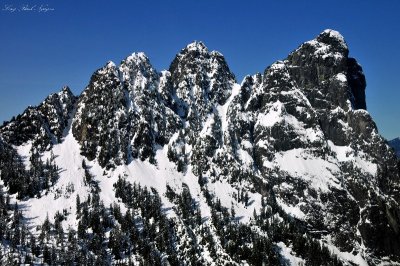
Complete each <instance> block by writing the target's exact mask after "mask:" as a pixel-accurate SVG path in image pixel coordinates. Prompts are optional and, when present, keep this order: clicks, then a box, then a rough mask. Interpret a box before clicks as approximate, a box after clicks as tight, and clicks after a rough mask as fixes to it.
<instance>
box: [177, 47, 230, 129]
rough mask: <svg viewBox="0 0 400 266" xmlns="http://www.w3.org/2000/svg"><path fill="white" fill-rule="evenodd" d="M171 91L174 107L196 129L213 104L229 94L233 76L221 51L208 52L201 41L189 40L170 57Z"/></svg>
mask: <svg viewBox="0 0 400 266" xmlns="http://www.w3.org/2000/svg"><path fill="white" fill-rule="evenodd" d="M169 72H170V74H171V76H170V79H171V84H170V86H171V92H172V94H173V95H174V98H176V100H175V104H174V105H175V106H174V108H175V111H176V112H177V113H179V114H181V116H182V117H183V118H185V119H186V120H187V121H189V123H190V124H191V125H192V126H194V127H195V128H197V129H200V127H201V124H202V123H204V121H205V119H206V117H207V114H209V113H210V112H212V111H213V106H214V105H215V104H220V105H222V104H224V103H225V102H226V100H227V99H228V98H229V96H230V95H231V91H232V86H233V84H234V83H235V76H234V75H233V74H232V72H231V71H230V70H229V67H228V65H227V63H226V61H225V58H224V57H223V56H222V54H220V53H218V52H215V51H213V52H209V50H208V49H207V48H206V46H205V45H204V44H203V43H202V42H193V43H191V44H189V45H188V46H186V48H184V49H182V50H181V51H180V53H179V54H178V55H177V56H176V57H175V59H174V60H173V62H172V64H171V66H170V68H169Z"/></svg>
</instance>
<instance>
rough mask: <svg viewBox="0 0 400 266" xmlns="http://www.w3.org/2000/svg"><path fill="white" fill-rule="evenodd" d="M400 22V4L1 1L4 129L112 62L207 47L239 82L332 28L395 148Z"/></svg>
mask: <svg viewBox="0 0 400 266" xmlns="http://www.w3.org/2000/svg"><path fill="white" fill-rule="evenodd" d="M34 5H36V7H35V10H34V11H20V12H18V11H16V12H13V13H12V12H10V8H11V9H12V8H17V9H21V8H23V7H26V8H28V9H29V8H30V7H32V6H34ZM40 6H42V7H47V8H51V9H54V10H52V11H48V12H38V10H39V8H40ZM399 14H400V1H397V0H391V1H390V0H385V1H372V0H371V1H349V0H347V1H314V0H308V1H292V0H282V1H232V0H231V1H227V0H203V1H195V0H187V1H178V0H164V1H156V0H153V1H104V0H98V1H74V0H0V36H1V38H0V122H1V121H3V120H9V119H10V118H11V117H12V116H13V115H17V114H18V113H21V112H22V111H23V110H24V109H25V108H26V107H27V106H28V105H37V104H38V103H40V102H41V101H42V100H43V99H44V98H45V97H46V96H47V95H48V94H49V93H51V92H56V91H58V90H59V89H60V88H61V87H62V86H64V85H68V86H70V87H71V89H72V91H73V92H74V93H75V94H79V93H80V92H81V91H82V90H83V89H84V87H85V86H86V85H87V83H88V81H89V79H90V76H91V74H92V73H93V72H94V71H95V70H96V69H98V68H100V67H101V66H103V65H104V64H105V63H106V61H108V60H112V61H114V62H116V63H119V62H120V61H121V60H122V59H124V58H125V57H126V56H128V55H129V54H131V53H132V52H138V51H143V52H145V53H146V54H147V56H148V57H149V58H150V60H151V62H152V64H153V65H154V66H155V67H156V68H157V69H158V70H163V69H167V68H168V67H169V64H170V63H171V61H172V59H173V58H174V56H175V54H176V53H177V52H179V50H180V49H181V48H183V47H184V46H186V44H188V43H190V42H192V41H193V40H201V41H203V42H204V43H205V44H206V45H207V46H208V48H209V49H211V50H218V51H220V52H221V53H223V54H224V56H225V58H226V60H227V61H228V64H229V66H230V68H231V70H232V71H233V72H234V73H235V75H236V77H237V80H238V82H240V81H241V79H242V78H243V77H244V76H245V75H246V74H254V73H255V72H262V71H263V70H264V69H265V68H266V67H267V66H268V65H270V64H271V63H273V62H274V61H276V60H279V59H283V58H285V57H286V56H287V55H288V54H289V52H291V51H292V50H294V49H295V48H297V47H298V46H299V45H300V44H301V43H302V42H304V41H307V40H310V39H312V38H314V37H315V36H316V35H318V34H319V33H320V32H321V31H322V30H324V29H326V28H331V29H336V30H338V31H339V32H341V33H342V34H343V35H344V37H345V39H346V41H347V43H348V45H349V48H350V56H352V57H355V58H357V60H358V61H359V63H360V64H361V65H362V66H363V68H364V72H365V74H366V77H367V90H366V94H367V108H368V110H369V112H370V113H371V115H372V116H373V118H374V119H375V121H376V123H377V125H378V128H379V130H380V132H381V134H383V135H384V136H385V137H386V138H388V139H391V138H394V137H396V136H400V122H399V117H400V108H399V99H400V85H399V81H398V79H399V77H400V67H399V64H400V36H399V34H400V15H399Z"/></svg>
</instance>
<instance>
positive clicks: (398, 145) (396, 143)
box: [389, 138, 400, 158]
mask: <svg viewBox="0 0 400 266" xmlns="http://www.w3.org/2000/svg"><path fill="white" fill-rule="evenodd" d="M389 146H390V147H392V148H393V149H394V150H395V152H396V154H397V157H399V158H400V138H395V139H392V140H391V141H389Z"/></svg>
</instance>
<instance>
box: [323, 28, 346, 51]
mask: <svg viewBox="0 0 400 266" xmlns="http://www.w3.org/2000/svg"><path fill="white" fill-rule="evenodd" d="M316 40H317V41H318V42H320V43H324V44H326V45H329V46H331V47H335V48H337V49H343V51H346V50H348V47H347V43H346V41H345V40H344V37H343V36H342V34H340V33H339V32H338V31H335V30H331V29H326V30H324V31H323V32H321V33H320V34H319V35H318V37H317V38H316Z"/></svg>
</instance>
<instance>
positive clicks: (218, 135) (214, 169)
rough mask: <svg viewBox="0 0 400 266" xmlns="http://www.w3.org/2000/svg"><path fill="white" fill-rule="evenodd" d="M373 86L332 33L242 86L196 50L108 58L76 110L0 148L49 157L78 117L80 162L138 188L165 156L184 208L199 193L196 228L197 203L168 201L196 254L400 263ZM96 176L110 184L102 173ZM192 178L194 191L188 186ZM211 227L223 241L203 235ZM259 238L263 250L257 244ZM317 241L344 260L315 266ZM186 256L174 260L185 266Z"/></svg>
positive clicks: (52, 109)
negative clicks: (167, 60)
mask: <svg viewBox="0 0 400 266" xmlns="http://www.w3.org/2000/svg"><path fill="white" fill-rule="evenodd" d="M365 88H366V79H365V76H364V74H363V71H362V68H361V66H360V65H359V64H358V63H357V61H356V60H355V59H354V58H351V57H349V50H348V46H347V44H346V42H345V41H344V38H343V37H342V36H341V35H340V34H339V33H338V32H336V31H334V30H325V31H323V32H322V33H320V34H319V35H318V36H317V37H316V38H315V39H314V40H311V41H308V42H305V43H303V44H302V45H300V46H299V47H298V48H297V49H296V50H294V51H293V52H291V53H290V54H289V56H288V57H287V58H286V59H284V60H281V61H277V62H275V63H273V64H272V65H271V66H269V67H267V68H266V69H265V71H264V72H263V73H262V74H261V73H257V74H255V75H252V76H246V77H245V78H244V80H243V81H242V83H241V84H240V85H239V84H236V80H235V76H234V74H233V73H232V72H231V71H230V70H229V67H228V65H227V63H226V61H225V59H224V57H223V56H222V54H220V53H219V52H215V51H211V52H210V51H209V50H208V49H207V48H206V46H205V45H204V44H203V43H201V42H194V43H191V44H189V45H188V46H186V47H185V48H184V49H182V50H181V51H180V52H179V53H178V54H177V55H176V57H175V59H174V60H173V62H172V63H171V65H170V67H169V70H168V71H163V72H161V73H160V72H157V71H156V70H155V69H154V68H153V67H152V65H151V63H150V61H149V59H148V58H147V57H146V56H145V55H144V54H143V53H134V54H132V55H131V56H129V57H127V58H126V59H125V60H123V61H122V62H121V64H120V65H119V66H116V65H115V64H114V63H112V62H109V63H107V64H106V65H105V66H104V67H102V68H101V69H99V70H97V71H96V72H95V73H94V74H93V76H92V78H91V80H90V83H89V85H88V86H87V87H86V88H85V90H84V91H83V92H82V94H81V95H80V96H79V98H78V100H77V101H76V102H75V100H76V98H75V97H74V96H73V95H72V94H71V92H70V91H69V89H68V88H65V89H63V90H62V92H60V93H58V94H53V95H50V96H49V97H48V98H46V100H45V101H44V102H43V103H42V104H41V105H39V106H38V107H35V108H33V107H30V108H28V109H27V110H26V111H25V112H24V113H23V114H22V115H20V116H18V117H17V118H16V119H15V120H13V121H11V122H9V123H6V124H5V125H4V126H3V127H1V128H0V133H1V136H2V138H1V139H0V141H1V142H0V144H1V145H0V148H1V147H7V150H8V151H9V150H10V149H11V147H9V146H7V145H8V144H7V145H6V144H5V143H9V144H13V145H15V146H19V145H21V144H23V143H25V142H27V141H29V140H31V141H33V145H38V146H39V147H41V150H42V151H44V150H45V149H51V147H52V145H53V144H56V143H59V142H60V141H62V137H63V131H64V130H65V128H66V127H67V124H68V123H67V122H68V119H69V118H70V117H72V115H73V119H72V134H73V137H74V138H75V139H76V140H77V142H78V143H79V149H80V152H81V155H82V156H83V157H84V158H86V159H87V160H88V161H89V162H90V164H93V165H94V166H96V167H98V169H101V170H102V171H103V170H104V173H106V171H109V172H107V173H109V175H110V176H119V175H120V174H121V173H122V172H121V171H123V170H121V168H118V167H120V166H124V167H127V168H129V167H130V166H131V165H140V167H141V168H138V169H140V170H137V172H134V173H131V172H129V173H127V172H123V173H124V174H125V175H126V176H128V178H132V180H134V177H133V176H135V175H140V174H142V172H145V173H150V172H149V171H148V172H146V171H144V170H143V169H145V167H155V168H156V169H158V170H157V171H161V173H163V172H162V171H164V170H162V169H161V170H160V168H159V167H161V166H164V165H165V161H163V160H161V159H160V158H161V157H160V156H161V155H160V154H161V153H162V152H164V151H165V153H166V156H167V159H166V160H168V161H169V162H172V163H174V164H175V167H176V168H175V169H174V171H173V174H171V175H170V176H182V180H180V181H179V182H181V185H178V187H179V189H182V191H183V192H182V200H183V198H184V194H185V193H187V191H189V190H192V191H193V190H195V189H197V190H196V191H198V194H197V195H194V198H193V200H194V201H195V202H197V203H196V204H198V206H200V205H201V204H203V203H204V206H207V208H206V210H207V211H205V212H206V213H210V215H209V216H205V215H204V214H203V216H201V215H200V222H199V225H198V227H196V226H195V225H190V226H188V224H186V222H187V219H186V218H185V219H183V218H184V216H185V213H186V214H187V213H188V212H193V211H194V210H196V208H194V207H193V208H194V209H193V208H192V210H190V208H189V210H187V209H185V208H186V207H185V206H192V205H191V203H190V202H191V201H190V200H189V203H188V204H186V205H185V204H184V203H182V202H180V203H179V204H178V203H177V202H178V199H177V198H176V197H177V196H176V195H175V194H174V193H172V192H171V191H170V190H168V189H167V192H165V193H166V195H167V196H166V198H163V200H165V201H164V204H167V205H168V204H169V205H168V206H170V205H171V204H172V205H174V204H175V205H174V206H175V207H174V208H176V209H174V210H175V212H176V213H175V214H174V215H176V217H178V218H176V219H177V220H174V223H173V224H174V225H172V224H171V228H175V229H176V230H177V231H179V232H181V229H179V226H178V225H177V224H179V223H181V224H185V225H186V227H185V228H186V231H185V230H184V231H183V233H182V232H181V233H180V234H183V235H184V236H185V237H188V238H189V239H191V241H194V242H193V243H196V244H193V245H194V246H196V247H198V250H208V251H207V252H209V253H210V254H214V253H213V252H214V251H215V250H214V251H210V245H211V246H214V245H215V247H216V250H217V251H215V252H216V253H215V254H217V253H218V254H220V255H219V256H220V259H216V257H218V256H216V257H212V256H211V255H210V256H211V257H210V258H211V260H210V261H211V262H215V263H241V261H243V260H246V261H247V262H249V263H251V264H257V262H259V261H258V260H256V259H254V258H253V257H251V258H249V257H246V255H244V254H246V251H245V249H243V246H246V245H247V244H248V245H250V246H252V247H254V250H257V252H255V253H257V254H258V251H259V250H258V249H256V248H259V247H260V245H261V246H262V245H265V246H264V249H263V250H264V252H267V251H266V250H270V251H271V253H268V254H266V255H265V256H264V259H265V258H268V260H267V261H269V262H270V263H271V264H274V263H277V261H276V260H274V258H275V257H274V256H275V255H273V254H275V253H277V254H278V255H277V256H278V258H280V259H278V261H279V262H280V263H281V264H284V265H286V264H285V263H286V262H285V255H284V252H283V251H282V247H283V248H286V249H287V248H288V247H292V248H293V251H292V255H293V256H297V257H298V258H299V260H300V261H303V262H304V261H305V262H306V263H308V264H310V265H322V264H329V263H330V264H329V265H336V264H335V263H337V264H340V263H343V264H345V265H350V263H356V264H361V263H365V262H366V263H369V264H371V265H376V264H379V263H381V262H388V263H394V262H400V209H399V206H400V167H399V164H398V160H397V158H396V156H395V153H394V152H393V150H392V149H391V148H390V147H389V146H388V144H387V142H386V141H385V139H384V138H382V137H381V136H380V135H379V133H378V129H377V127H376V125H375V123H374V121H373V119H372V118H371V116H370V115H369V113H368V112H367V111H366V108H367V104H366V102H365ZM74 108H76V113H74ZM396 143H398V142H396V141H392V142H391V145H392V146H395V147H397V146H396ZM3 150H5V148H4V149H3ZM0 151H1V150H0ZM10 152H11V151H10ZM157 158H159V159H157ZM146 165H147V166H146ZM148 165H153V166H148ZM71 167H72V166H71ZM82 167H83V166H82ZM84 168H85V167H84ZM116 169H117V170H116ZM118 169H119V170H118ZM135 169H136V168H135ZM146 169H147V168H146ZM166 169H167V168H165V171H167V170H166ZM114 170H115V171H114ZM85 171H86V169H85ZM171 171H172V170H171ZM85 174H86V172H85ZM89 176H90V175H89ZM162 176H164V174H162ZM97 178H98V180H99V182H100V183H101V182H102V181H101V180H102V178H103V179H104V178H105V177H102V176H99V177H97ZM119 178H120V177H119ZM185 178H186V179H185ZM193 179H194V180H195V182H194V183H193V182H192V186H196V188H194V187H190V186H188V185H186V184H183V183H185V182H188V180H191V181H193ZM111 180H113V179H111ZM118 180H119V181H118V182H122V181H120V179H118ZM144 180H146V181H145V184H149V183H151V182H154V186H155V187H157V185H159V182H164V181H163V179H162V178H161V177H160V179H157V177H154V176H148V177H147V176H146V177H144ZM152 180H153V181H152ZM154 180H157V181H154ZM183 180H186V181H183ZM142 181H143V180H142ZM165 182H166V184H167V185H168V184H172V183H174V184H175V183H177V182H178V181H176V179H175V177H174V178H171V180H169V179H168V178H166V181H165ZM179 182H178V183H179ZM107 184H108V183H107ZM119 184H120V183H119ZM194 184H195V185H194ZM118 186H119V185H118ZM197 186H198V187H197ZM126 187H127V185H126V186H125V188H124V189H126ZM103 189H107V188H106V187H104V188H103ZM157 189H158V188H157ZM157 189H155V190H154V191H157ZM109 190H110V191H111V190H112V189H111V188H109ZM185 191H186V192H185ZM200 192H201V193H200ZM107 193H108V192H106V194H105V195H107V197H109V194H112V191H111V192H110V193H108V194H107ZM158 193H160V194H162V190H161V191H158ZM174 195H175V196H174ZM185 195H186V196H187V194H185ZM188 195H190V193H189V194H188ZM249 195H250V196H249ZM116 197H118V196H116ZM174 197H175V198H174ZM221 198H222V203H221ZM123 202H125V201H123ZM202 202H203V203H202ZM221 204H222V205H221ZM193 206H195V205H193ZM224 208H226V210H229V209H231V213H232V217H233V218H232V220H235V221H236V220H238V221H241V220H242V221H241V222H240V224H243V227H242V230H244V231H245V230H248V231H247V232H248V238H247V240H244V239H246V237H244V236H242V237H243V238H240V237H239V236H238V238H240V239H241V240H240V241H244V242H243V243H247V244H246V245H245V244H243V246H241V247H235V248H236V249H235V248H234V247H233V246H232V245H233V243H239V242H240V241H239V240H238V239H234V238H233V235H234V233H232V231H229V230H234V229H232V228H236V227H235V226H233V225H232V224H231V227H229V226H228V227H224V226H222V225H221V224H224V223H223V221H222V220H224V219H225V218H226V217H227V216H226V213H227V211H226V210H225V209H224ZM204 210H205V209H204V208H203V209H202V210H201V211H202V212H204ZM224 210H225V211H224ZM248 210H251V211H250V214H249V213H248ZM142 212H143V211H142ZM237 212H241V215H240V216H239V215H236V216H235V213H237ZM216 213H217V214H218V213H220V215H219V216H218V215H217V214H216ZM221 213H222V214H221ZM252 214H253V215H252ZM194 215H195V212H193V213H192V216H194ZM227 215H228V216H229V214H227ZM251 216H252V217H251ZM185 217H186V216H185ZM202 217H203V218H204V219H205V221H208V222H201V218H202ZM210 217H211V218H210ZM216 217H225V218H221V219H222V220H218V218H216ZM238 217H239V218H238ZM159 218H160V217H159ZM79 219H80V218H77V220H79ZM152 219H153V218H152ZM160 219H161V218H160ZM226 219H227V220H228V221H229V217H228V218H226ZM226 219H225V221H226ZM152 221H153V220H152ZM164 222H165V221H164ZM151 223H152V222H151ZM236 225H237V223H236ZM174 226H175V227H174ZM177 226H178V227H177ZM232 226H233V227H232ZM246 226H248V227H246ZM221 228H222V229H221ZM223 228H225V229H223ZM227 228H230V229H229V230H228V229H227ZM224 230H225V231H224ZM200 231H201V232H202V233H201V234H200V233H199V232H200ZM205 231H207V232H209V234H211V235H214V238H213V237H211V240H209V238H210V236H209V235H208V238H206V237H205V236H204V235H203V233H204V232H205ZM239 231H240V230H239ZM227 232H230V233H231V234H228V233H227ZM197 234H200V235H201V236H199V235H197ZM249 236H252V237H249ZM175 237H176V235H175ZM262 237H266V238H265V239H267V240H265V241H266V242H265V243H264V242H262V241H264V240H262V241H261V240H259V241H261V242H257V241H256V240H254V239H264V238H262ZM206 239H208V240H206ZM249 239H253V240H249ZM174 241H176V242H175V245H176V243H178V242H179V241H178V240H176V238H175V240H174ZM197 241H198V242H197ZM246 241H250V242H246ZM251 241H254V242H251ZM240 243H242V242H240ZM257 243H258V244H257ZM260 243H264V244H260ZM266 243H268V244H266ZM313 243H314V244H313ZM315 243H321V244H322V246H323V247H326V248H329V251H326V252H327V253H323V252H322V251H321V253H318V254H322V253H323V254H325V255H326V254H328V255H327V258H328V257H329V253H335V254H336V255H337V256H338V258H339V259H338V261H336V260H334V259H332V258H330V259H327V261H319V262H318V261H315V260H313V259H314V258H313V257H312V255H310V254H311V253H312V252H311V251H310V250H315V249H314V248H313V247H315V246H313V245H317V246H319V244H315ZM179 245H181V244H179ZM182 245H183V244H182ZM257 245H259V246H257ZM183 246H184V245H183ZM267 247H268V248H267ZM319 247H321V246H319ZM307 248H309V249H307ZM182 250H186V249H184V248H182ZM182 250H179V251H178V250H177V251H176V254H178V255H177V256H178V258H181V259H178V261H181V262H182V261H184V259H183V258H184V257H185V254H186V253H185V252H186V251H182ZM277 250H278V251H277ZM279 250H281V251H279ZM318 250H319V249H318ZM157 252H158V251H157ZM157 252H156V253H157ZM193 252H194V251H193ZM197 252H198V253H196V252H194V253H196V254H200V255H201V254H203V253H201V252H203V251H201V252H200V251H197ZM204 252H206V251H204ZM207 252H206V253H205V254H209V253H207ZM221 254H222V255H221ZM238 254H239V255H238ZM263 254H264V253H263ZM271 254H272V255H271ZM200 255H199V256H200ZM203 255H204V254H203ZM203 255H201V256H203ZM207 256H208V255H207ZM318 256H319V255H318ZM321 256H322V255H321ZM321 256H320V257H321ZM275 259H276V258H275ZM261 261H262V260H261ZM192 262H193V261H191V262H190V263H192ZM203 262H204V261H203ZM190 263H189V264H190ZM172 264H173V263H172Z"/></svg>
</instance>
